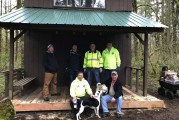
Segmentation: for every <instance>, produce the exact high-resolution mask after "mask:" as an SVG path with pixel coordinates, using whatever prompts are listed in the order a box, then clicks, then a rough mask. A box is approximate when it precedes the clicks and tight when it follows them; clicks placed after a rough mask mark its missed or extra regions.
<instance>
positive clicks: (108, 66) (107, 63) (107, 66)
mask: <svg viewBox="0 0 179 120" xmlns="http://www.w3.org/2000/svg"><path fill="white" fill-rule="evenodd" d="M102 56H103V62H104V71H105V79H109V78H110V77H111V72H112V71H114V70H119V69H120V65H121V60H120V55H119V51H118V50H117V49H116V48H114V47H113V45H112V42H111V41H109V42H107V48H106V49H105V50H104V51H103V53H102Z"/></svg>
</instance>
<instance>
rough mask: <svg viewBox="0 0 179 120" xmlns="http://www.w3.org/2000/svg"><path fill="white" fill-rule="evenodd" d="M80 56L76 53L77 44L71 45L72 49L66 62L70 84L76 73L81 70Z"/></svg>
mask: <svg viewBox="0 0 179 120" xmlns="http://www.w3.org/2000/svg"><path fill="white" fill-rule="evenodd" d="M81 62H82V60H81V55H80V53H79V51H78V47H77V44H73V45H72V49H71V50H70V54H69V60H68V69H69V73H70V84H71V83H72V81H73V80H75V78H76V76H77V74H78V72H79V71H80V70H81V67H82V64H81Z"/></svg>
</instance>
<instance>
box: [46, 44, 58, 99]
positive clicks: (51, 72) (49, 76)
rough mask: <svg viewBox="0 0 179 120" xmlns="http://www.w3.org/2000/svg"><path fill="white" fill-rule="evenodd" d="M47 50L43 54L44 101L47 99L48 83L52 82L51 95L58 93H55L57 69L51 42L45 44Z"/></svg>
mask: <svg viewBox="0 0 179 120" xmlns="http://www.w3.org/2000/svg"><path fill="white" fill-rule="evenodd" d="M47 49H48V50H47V52H46V53H45V54H44V58H43V66H44V68H45V77H44V85H43V97H44V100H45V101H49V97H48V96H49V85H50V82H51V84H52V94H51V96H56V95H60V93H57V71H58V67H59V65H58V61H57V58H56V57H55V55H54V47H53V45H52V44H50V45H48V46H47Z"/></svg>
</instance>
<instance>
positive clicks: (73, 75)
mask: <svg viewBox="0 0 179 120" xmlns="http://www.w3.org/2000/svg"><path fill="white" fill-rule="evenodd" d="M77 74H78V71H77V70H73V69H71V70H70V83H72V81H73V80H74V79H75V78H76V77H77Z"/></svg>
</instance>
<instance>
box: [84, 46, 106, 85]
mask: <svg viewBox="0 0 179 120" xmlns="http://www.w3.org/2000/svg"><path fill="white" fill-rule="evenodd" d="M102 67H103V59H102V56H101V53H100V52H99V51H98V50H96V45H95V44H94V43H91V44H90V50H89V51H87V52H86V53H85V57H84V64H83V68H84V72H86V73H87V80H88V83H89V84H90V85H91V80H92V75H94V77H95V80H96V83H99V82H100V76H99V73H100V72H102Z"/></svg>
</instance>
